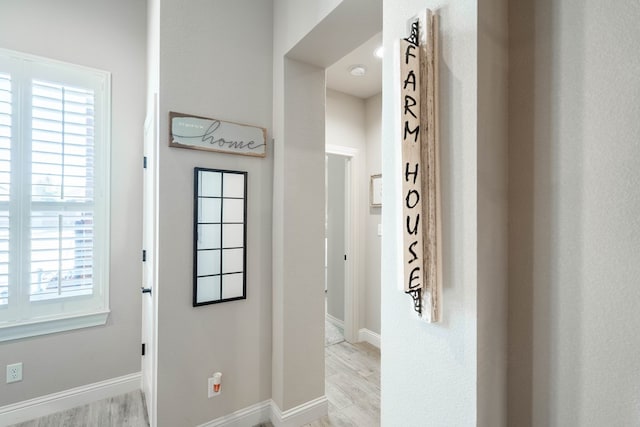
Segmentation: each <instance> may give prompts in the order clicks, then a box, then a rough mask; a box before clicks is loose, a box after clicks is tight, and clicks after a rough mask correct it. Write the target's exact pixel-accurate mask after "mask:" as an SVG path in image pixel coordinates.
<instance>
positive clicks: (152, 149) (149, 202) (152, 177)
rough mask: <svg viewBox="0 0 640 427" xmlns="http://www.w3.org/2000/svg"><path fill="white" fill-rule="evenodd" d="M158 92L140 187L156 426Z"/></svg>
mask: <svg viewBox="0 0 640 427" xmlns="http://www.w3.org/2000/svg"><path fill="white" fill-rule="evenodd" d="M157 116H158V115H157V96H156V97H155V99H154V105H153V111H150V112H149V113H148V114H147V119H146V120H145V126H144V156H145V162H144V166H145V168H144V178H143V182H144V184H143V185H144V189H143V194H144V195H143V209H142V212H143V226H142V227H143V239H142V245H143V246H142V249H143V251H144V252H143V263H142V264H143V266H142V343H143V344H144V355H143V356H142V391H143V392H144V396H145V400H146V404H147V412H148V414H149V423H150V426H151V427H155V426H156V423H157V420H156V374H157V372H156V369H157V359H158V358H157V345H156V336H157V330H156V320H157V307H158V294H157V292H156V291H157V289H156V286H155V284H156V272H157V269H156V231H157V230H156V227H157V222H156V214H157V209H156V203H157V197H156V194H157V175H156V173H157V172H156V171H157V155H156V139H157Z"/></svg>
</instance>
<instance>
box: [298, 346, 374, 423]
mask: <svg viewBox="0 0 640 427" xmlns="http://www.w3.org/2000/svg"><path fill="white" fill-rule="evenodd" d="M325 394H326V396H327V399H328V400H329V415H328V416H326V417H324V418H322V419H320V420H318V421H315V422H313V423H311V424H307V426H305V427H327V426H331V427H333V426H339V427H343V426H355V427H375V426H379V425H380V350H379V349H377V348H376V347H374V346H372V345H371V344H368V343H357V344H349V343H348V342H346V341H344V342H341V343H338V344H333V345H330V346H327V347H325Z"/></svg>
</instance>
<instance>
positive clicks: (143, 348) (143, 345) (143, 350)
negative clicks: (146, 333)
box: [142, 343, 147, 356]
mask: <svg viewBox="0 0 640 427" xmlns="http://www.w3.org/2000/svg"><path fill="white" fill-rule="evenodd" d="M146 347H147V346H146V345H145V343H142V355H143V356H144V353H145V350H146Z"/></svg>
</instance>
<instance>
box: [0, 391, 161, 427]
mask: <svg viewBox="0 0 640 427" xmlns="http://www.w3.org/2000/svg"><path fill="white" fill-rule="evenodd" d="M143 400H144V399H143V398H142V393H141V392H140V391H133V392H131V393H127V394H123V395H120V396H116V397H112V398H110V399H104V400H99V401H97V402H93V403H90V404H88V405H85V406H79V407H77V408H73V409H69V410H68V411H64V412H58V413H55V414H52V415H48V416H46V417H42V418H38V419H35V420H32V421H27V422H24V423H20V424H15V425H14V426H12V427H62V426H64V427H115V426H117V427H147V426H148V425H149V422H148V421H147V411H146V408H145V406H144V402H143Z"/></svg>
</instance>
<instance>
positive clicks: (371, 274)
mask: <svg viewBox="0 0 640 427" xmlns="http://www.w3.org/2000/svg"><path fill="white" fill-rule="evenodd" d="M364 105H365V137H366V141H367V142H366V145H367V167H366V172H365V176H364V179H365V181H366V182H365V184H366V205H365V206H367V207H366V211H367V213H366V218H367V220H366V223H365V233H364V236H365V237H364V239H365V240H364V241H365V267H364V270H365V276H364V284H365V293H364V294H365V296H364V301H365V304H364V307H365V311H364V323H363V325H362V327H364V328H366V329H368V330H370V331H373V332H375V333H377V334H379V333H380V286H381V282H380V271H381V268H382V267H381V265H382V259H381V256H382V255H381V249H382V247H381V242H382V237H381V236H379V235H378V225H379V224H382V208H379V207H377V208H372V207H369V186H370V180H371V175H377V174H379V173H381V172H382V146H381V144H382V94H381V93H380V94H378V95H374V96H372V97H370V98H367V99H366V100H365V103H364Z"/></svg>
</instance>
